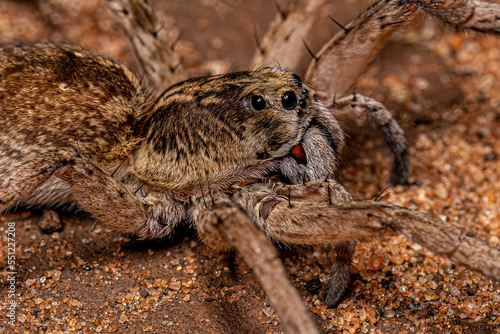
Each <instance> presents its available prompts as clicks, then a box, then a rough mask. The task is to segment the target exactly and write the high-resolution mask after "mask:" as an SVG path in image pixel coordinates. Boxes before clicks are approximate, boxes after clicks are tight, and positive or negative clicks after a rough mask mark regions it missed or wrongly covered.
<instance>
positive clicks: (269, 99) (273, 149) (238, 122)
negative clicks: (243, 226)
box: [134, 68, 336, 190]
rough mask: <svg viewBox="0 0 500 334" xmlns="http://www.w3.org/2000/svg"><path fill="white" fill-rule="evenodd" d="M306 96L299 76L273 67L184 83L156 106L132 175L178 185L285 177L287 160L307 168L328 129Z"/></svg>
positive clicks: (170, 186) (168, 185) (162, 184)
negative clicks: (272, 175) (320, 133)
mask: <svg viewBox="0 0 500 334" xmlns="http://www.w3.org/2000/svg"><path fill="white" fill-rule="evenodd" d="M311 96H312V94H310V90H309V88H307V87H306V86H305V85H303V84H302V81H301V80H300V78H299V77H298V76H297V75H294V74H292V73H289V72H286V71H280V70H276V69H270V68H266V69H262V70H258V71H251V72H236V73H229V74H225V75H220V76H213V77H203V78H194V79H190V80H187V81H184V82H181V83H179V84H177V85H175V86H173V87H171V88H169V89H167V90H166V91H165V92H164V93H163V94H162V96H161V97H160V98H159V99H158V100H157V101H156V104H155V106H154V107H153V110H154V112H153V114H152V116H151V118H150V119H149V120H148V121H147V125H146V129H147V130H146V133H145V136H146V140H145V141H144V143H143V144H142V146H141V149H140V150H139V151H138V152H137V154H136V156H135V158H134V159H135V161H136V163H135V165H136V167H135V170H136V174H137V175H138V176H140V177H142V178H146V177H147V176H149V175H151V174H153V173H152V170H153V169H156V170H157V172H155V173H154V174H155V175H153V177H152V178H151V179H150V181H149V183H148V184H156V186H157V187H158V188H164V189H176V190H180V189H187V188H193V187H195V186H198V185H199V183H200V182H201V183H204V184H205V183H210V184H217V183H225V184H227V183H231V182H236V181H238V180H244V179H247V178H261V177H264V176H266V175H268V174H269V173H276V171H277V170H281V169H282V170H283V171H284V172H285V173H282V174H284V175H286V177H288V175H289V174H293V173H292V172H290V171H289V169H290V168H289V165H290V163H287V162H286V161H287V158H288V157H290V158H292V159H294V161H295V162H297V163H300V164H302V165H305V166H312V165H311V163H310V162H311V161H313V162H314V161H315V159H316V158H315V157H312V160H311V157H310V156H309V155H310V154H316V155H318V156H319V157H321V155H322V153H321V152H319V153H318V152H317V150H318V149H321V147H319V148H313V149H311V148H310V147H309V146H310V145H315V144H316V142H317V140H316V139H315V138H316V136H317V134H316V132H315V131H316V129H318V128H319V129H320V130H318V131H322V129H323V128H325V127H326V128H327V130H325V131H326V133H327V134H329V133H330V132H332V130H331V128H332V126H330V125H329V123H328V121H329V118H328V117H327V116H325V115H321V113H322V112H323V111H322V109H321V108H323V107H321V106H318V103H319V102H316V101H313V100H312V98H311ZM318 113H319V114H318ZM333 121H334V119H333ZM335 124H336V121H335ZM312 126H313V128H312ZM333 127H334V128H335V130H336V127H335V126H333ZM309 137H312V139H309ZM319 144H321V145H322V142H321V140H320V143H319ZM291 168H295V167H294V166H292V167H291ZM301 168H302V167H300V166H299V167H298V169H301ZM294 173H295V172H294Z"/></svg>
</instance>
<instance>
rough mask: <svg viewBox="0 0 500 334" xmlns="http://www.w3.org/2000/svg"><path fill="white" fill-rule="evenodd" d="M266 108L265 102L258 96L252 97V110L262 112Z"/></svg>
mask: <svg viewBox="0 0 500 334" xmlns="http://www.w3.org/2000/svg"><path fill="white" fill-rule="evenodd" d="M265 107H266V100H264V98H263V97H262V96H260V95H254V96H252V108H253V109H254V110H257V111H259V110H262V109H264V108H265Z"/></svg>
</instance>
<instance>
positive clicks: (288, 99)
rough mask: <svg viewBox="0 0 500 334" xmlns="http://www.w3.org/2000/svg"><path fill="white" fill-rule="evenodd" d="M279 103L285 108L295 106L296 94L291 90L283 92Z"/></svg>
mask: <svg viewBox="0 0 500 334" xmlns="http://www.w3.org/2000/svg"><path fill="white" fill-rule="evenodd" d="M281 104H282V105H283V108H285V109H286V110H290V109H293V108H295V107H296V106H297V95H295V93H294V92H292V91H291V90H289V91H288V92H285V93H284V94H283V96H282V97H281Z"/></svg>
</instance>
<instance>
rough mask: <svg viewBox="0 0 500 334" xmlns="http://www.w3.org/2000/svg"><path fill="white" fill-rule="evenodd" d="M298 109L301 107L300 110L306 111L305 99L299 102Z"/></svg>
mask: <svg viewBox="0 0 500 334" xmlns="http://www.w3.org/2000/svg"><path fill="white" fill-rule="evenodd" d="M299 107H301V108H302V109H306V108H307V100H306V99H302V100H300V101H299Z"/></svg>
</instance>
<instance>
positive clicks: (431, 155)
mask: <svg viewBox="0 0 500 334" xmlns="http://www.w3.org/2000/svg"><path fill="white" fill-rule="evenodd" d="M155 6H156V8H157V11H158V16H160V17H162V20H161V21H162V22H164V24H163V26H164V28H165V29H167V30H168V31H169V34H170V36H171V37H172V38H173V39H175V38H176V37H177V36H178V35H179V34H181V33H182V37H181V39H180V41H179V43H178V46H177V48H176V50H177V51H178V52H179V54H180V55H181V56H182V57H183V59H184V65H185V66H186V67H187V68H188V69H189V70H190V71H191V72H192V73H196V74H198V73H206V72H208V71H214V70H217V69H219V70H223V71H227V70H229V69H231V70H243V69H249V68H251V65H249V62H250V58H251V55H252V53H253V52H254V50H255V42H254V37H253V31H254V26H255V29H256V30H257V31H258V32H259V34H260V35H261V36H262V34H263V33H264V31H265V30H266V27H267V25H268V24H269V22H270V21H271V20H272V18H273V16H274V15H275V13H276V9H275V6H274V3H273V2H270V1H263V0H259V1H252V2H250V1H247V2H244V1H234V0H232V1H229V0H226V1H219V0H203V1H202V0H200V1H194V0H193V1H184V2H180V1H164V2H160V1H158V2H157V3H156V5H155ZM366 6H367V2H366V1H344V0H342V1H335V2H334V3H333V1H332V4H329V5H327V6H325V8H324V13H325V14H330V15H333V16H334V17H335V18H336V19H337V20H338V21H340V22H342V23H347V22H348V21H349V19H351V18H353V17H354V16H355V15H357V14H358V13H359V12H360V11H361V10H362V9H363V8H366ZM319 21H320V22H318V28H316V29H314V32H315V33H314V35H312V36H309V37H308V38H307V41H308V44H310V47H311V48H312V49H313V50H317V49H318V48H319V47H320V45H321V43H322V42H324V41H325V40H326V39H327V38H328V36H330V35H331V34H332V33H334V32H335V31H336V29H338V27H335V26H334V25H333V24H332V23H331V21H330V20H329V19H328V18H327V17H326V15H325V17H323V18H321V19H320V20H319ZM20 40H46V41H55V42H60V43H62V42H64V43H72V44H79V45H82V46H85V47H88V48H91V49H94V50H97V51H100V52H102V53H106V54H109V55H111V56H113V57H115V58H117V59H120V60H121V61H123V62H125V63H127V64H130V66H131V67H132V68H135V66H134V63H133V54H132V51H131V49H130V46H129V45H128V42H127V40H126V38H125V37H124V35H123V33H122V32H121V30H120V29H119V27H118V26H117V24H116V21H115V18H114V17H113V15H112V13H111V12H110V11H109V9H108V8H106V6H105V5H103V3H101V2H100V1H98V0H86V1H82V2H80V1H69V0H68V1H66V0H46V1H28V0H26V1H7V0H0V43H1V44H4V43H8V42H13V41H20ZM499 60H500V40H499V39H498V38H493V37H489V36H481V35H477V34H473V33H465V34H464V33H456V32H450V31H448V30H446V29H443V28H441V27H439V26H438V25H436V24H435V23H434V22H433V21H432V20H429V21H426V22H425V23H424V24H421V25H420V26H419V27H416V28H414V29H409V30H408V31H407V32H405V33H399V34H397V35H396V36H394V38H393V39H392V40H391V41H390V42H389V43H388V45H387V47H386V48H385V49H384V50H383V52H382V53H381V55H380V56H379V57H378V58H377V60H376V61H375V62H374V64H372V66H371V67H370V68H369V69H368V70H367V72H366V73H365V74H364V75H363V76H362V77H361V78H360V79H359V80H358V82H357V84H356V90H357V91H358V92H360V93H363V94H365V95H368V96H371V97H374V98H376V99H378V100H380V101H381V102H383V103H384V104H385V105H386V106H388V107H389V108H390V109H391V110H392V111H393V112H394V115H395V117H396V118H397V119H398V120H399V121H400V123H401V124H402V126H403V128H404V129H405V131H406V133H407V136H408V141H409V143H408V144H409V147H410V153H411V166H412V168H411V174H410V182H411V183H412V185H407V186H397V187H395V188H393V189H390V192H391V194H390V195H389V197H388V198H387V199H386V200H388V201H391V202H394V203H396V204H399V205H402V206H406V207H410V208H413V209H418V210H420V211H424V212H427V213H429V214H432V215H435V216H438V217H440V218H442V219H444V220H446V221H447V222H449V223H450V224H454V225H456V226H460V227H461V228H463V229H465V230H467V231H470V232H472V233H474V234H475V235H476V236H477V237H479V238H482V239H483V240H486V241H487V242H488V243H490V244H491V245H493V246H496V247H500V240H499V237H500V209H499V204H500V195H499V190H500V180H499V173H498V169H499V167H500V162H499V160H498V155H499V154H500V141H499V138H500V98H499V96H500V80H499V79H500V63H499ZM297 71H298V72H299V73H300V72H301V71H303V69H297ZM345 129H346V131H347V132H348V134H349V141H348V146H347V149H346V151H345V154H344V155H345V159H344V167H343V169H342V171H341V172H340V175H339V179H340V181H341V183H342V184H344V185H346V186H347V185H349V184H352V183H355V184H354V185H353V186H352V187H350V188H349V189H350V191H351V192H352V194H353V195H354V197H355V198H357V199H365V198H368V199H370V198H373V197H374V195H375V194H376V193H378V192H380V191H381V190H382V189H383V188H385V187H386V186H388V185H389V182H388V175H389V170H390V155H389V152H388V149H387V147H386V145H385V143H384V141H383V139H382V138H381V136H380V135H379V134H378V133H377V132H376V131H375V130H373V129H371V127H370V126H369V124H364V125H362V126H358V125H356V123H354V122H345ZM40 215H41V214H40V213H38V212H24V213H22V214H21V213H19V214H9V215H7V216H5V217H4V218H2V222H1V224H0V238H1V242H2V246H1V248H0V269H1V271H2V272H4V271H8V270H9V268H8V267H7V253H8V247H7V245H8V239H7V238H8V236H7V232H8V227H9V225H8V222H15V241H16V247H15V248H16V263H15V270H16V272H17V274H16V276H15V279H16V292H15V300H16V302H17V308H16V321H15V325H14V326H11V325H9V324H8V320H9V319H8V318H7V317H6V314H7V312H8V310H7V309H6V307H7V306H8V305H9V302H10V300H11V299H10V298H8V294H7V292H8V289H7V287H8V282H7V278H8V275H7V274H3V275H2V276H1V277H2V283H3V286H4V288H3V289H4V290H5V291H2V295H1V296H2V297H1V298H2V299H1V301H2V308H1V309H0V317H1V321H0V333H39V332H40V333H64V332H69V333H73V332H76V333H109V332H116V333H142V332H144V333H233V332H234V333H236V332H242V333H279V332H281V331H282V327H281V323H280V321H279V318H278V317H277V316H276V315H275V314H274V311H273V308H272V306H271V305H269V303H268V300H267V298H266V295H265V293H264V292H263V290H262V289H261V287H260V286H259V284H258V282H257V281H256V278H255V276H254V275H253V274H252V272H251V271H250V270H249V268H248V267H247V266H246V265H245V263H244V262H243V260H242V259H241V257H240V256H239V255H238V254H219V253H218V252H216V251H214V250H211V249H210V248H208V247H207V246H205V245H203V244H201V243H200V242H199V241H198V238H197V237H196V233H195V231H192V230H189V229H187V228H186V230H184V231H178V233H177V234H176V235H175V236H174V237H173V238H172V239H169V240H165V241H162V242H137V241H133V240H130V239H128V238H126V237H124V236H122V235H120V234H118V233H116V232H113V231H111V230H108V229H107V228H106V227H104V226H101V225H97V226H95V227H94V228H92V225H93V222H94V221H93V220H92V219H91V218H88V217H87V218H86V217H82V216H72V215H64V214H63V215H62V220H63V223H64V228H63V229H62V230H61V231H57V232H54V233H51V234H45V233H43V232H41V230H40V228H39V226H38V223H37V221H38V220H39V218H40ZM13 225H14V224H10V226H13ZM282 259H283V261H284V263H285V266H286V268H287V270H288V272H289V275H290V279H291V280H292V282H293V284H294V285H295V286H296V287H297V288H298V289H299V290H300V293H301V295H302V297H303V299H304V301H305V303H307V305H308V307H309V309H310V310H311V312H312V314H313V318H314V320H315V321H316V322H317V324H318V326H319V327H320V328H321V329H322V330H323V331H324V332H325V333H337V332H343V333H372V332H375V333H376V332H382V333H384V332H399V333H499V332H500V319H499V316H500V314H499V313H500V309H499V304H500V285H499V284H498V283H494V282H492V281H491V280H489V279H486V278H484V277H482V276H481V275H479V274H475V273H472V272H470V271H469V270H467V269H465V268H463V267H456V266H454V265H453V264H452V263H451V262H449V261H446V259H443V258H441V257H436V256H433V255H432V254H431V253H429V252H427V251H426V250H424V249H422V248H421V247H419V246H418V245H415V244H412V243H410V242H408V241H406V239H405V238H403V237H396V238H390V239H386V240H382V241H372V242H365V243H362V244H360V246H359V247H358V250H357V253H356V257H355V261H354V264H353V271H354V276H353V281H352V284H351V287H350V289H349V293H348V295H347V296H346V298H345V299H344V300H343V301H342V302H341V304H340V305H339V306H338V307H337V308H335V309H327V308H326V307H325V306H324V305H323V304H322V302H321V301H320V300H319V299H318V290H319V286H320V283H321V282H322V281H323V280H324V278H325V273H326V271H327V269H328V263H329V262H328V258H327V255H326V254H325V252H323V251H314V250H308V249H298V250H285V249H284V250H282Z"/></svg>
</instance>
